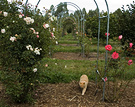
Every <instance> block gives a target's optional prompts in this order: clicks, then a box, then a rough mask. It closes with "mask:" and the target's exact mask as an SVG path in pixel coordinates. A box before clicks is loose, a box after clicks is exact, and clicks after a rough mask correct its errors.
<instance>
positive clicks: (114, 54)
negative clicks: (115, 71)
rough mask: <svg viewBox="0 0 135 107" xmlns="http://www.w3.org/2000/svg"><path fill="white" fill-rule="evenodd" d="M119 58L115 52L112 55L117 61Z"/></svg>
mask: <svg viewBox="0 0 135 107" xmlns="http://www.w3.org/2000/svg"><path fill="white" fill-rule="evenodd" d="M118 57H119V54H118V53H117V52H116V51H115V52H113V54H112V58H113V59H117V58H118Z"/></svg>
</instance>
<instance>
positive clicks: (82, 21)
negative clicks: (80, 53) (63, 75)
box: [24, 0, 110, 101]
mask: <svg viewBox="0 0 135 107" xmlns="http://www.w3.org/2000/svg"><path fill="white" fill-rule="evenodd" d="M39 2H40V0H39V1H38V2H37V5H36V8H37V6H38V4H39ZM94 2H95V4H96V6H97V10H98V14H99V17H98V18H99V25H98V43H97V67H96V72H97V73H98V60H99V39H100V19H102V18H107V39H106V45H108V33H109V17H110V16H109V7H108V3H107V0H105V3H106V7H107V16H106V17H100V11H99V7H98V4H97V2H96V0H94ZM27 3H28V0H26V3H25V7H26V5H27ZM64 3H69V5H71V6H73V7H75V8H76V9H77V10H79V13H80V15H81V33H82V30H84V28H83V29H82V26H84V15H83V13H82V11H81V9H80V8H79V6H77V5H76V4H74V3H72V2H64ZM57 6H58V5H57ZM36 8H35V10H36ZM25 12H26V9H25V11H24V15H26V14H25ZM82 24H83V25H82ZM83 33H84V31H83ZM83 35H84V34H83ZM107 57H108V52H107V50H106V55H105V71H104V78H105V77H106V66H107ZM96 81H97V76H96ZM104 97H105V81H104V85H103V101H104Z"/></svg>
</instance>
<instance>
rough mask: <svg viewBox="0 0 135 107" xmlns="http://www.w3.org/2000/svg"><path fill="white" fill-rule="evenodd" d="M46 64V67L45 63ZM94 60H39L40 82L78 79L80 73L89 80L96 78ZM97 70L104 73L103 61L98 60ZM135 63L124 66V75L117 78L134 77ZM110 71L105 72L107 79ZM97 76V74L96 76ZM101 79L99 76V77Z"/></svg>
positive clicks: (129, 78)
mask: <svg viewBox="0 0 135 107" xmlns="http://www.w3.org/2000/svg"><path fill="white" fill-rule="evenodd" d="M46 64H48V67H45V65H46ZM96 64H97V62H96V61H89V60H60V59H52V58H44V59H43V60H42V61H41V67H40V69H41V71H42V74H41V78H40V82H42V83H61V82H64V83H67V82H71V81H72V80H76V81H79V78H80V76H81V75H82V74H86V75H88V77H89V80H90V81H92V80H95V78H96V75H97V74H96V72H95V71H96ZM98 64H99V65H98V66H99V71H100V73H101V74H103V73H104V71H105V70H104V65H105V61H104V60H100V61H98ZM134 66H135V64H132V65H130V66H128V65H127V66H125V67H124V71H121V72H125V73H126V75H124V76H121V78H119V79H125V80H132V79H134V78H135V71H134ZM112 72H113V70H112V71H109V72H108V73H107V75H108V79H109V78H110V77H109V76H110V75H111V73H112ZM97 77H98V78H99V76H97ZM99 79H101V78H99Z"/></svg>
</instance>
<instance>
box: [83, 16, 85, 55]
mask: <svg viewBox="0 0 135 107" xmlns="http://www.w3.org/2000/svg"><path fill="white" fill-rule="evenodd" d="M84 17H85V14H83V39H84V36H85V35H84V21H85V19H84ZM84 48H85V46H84V43H83V57H85V52H84Z"/></svg>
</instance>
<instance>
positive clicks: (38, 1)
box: [24, 0, 41, 16]
mask: <svg viewBox="0 0 135 107" xmlns="http://www.w3.org/2000/svg"><path fill="white" fill-rule="evenodd" d="M40 1H41V0H39V1H38V2H37V5H36V8H35V11H36V9H37V6H38V4H39V3H40ZM27 3H28V0H26V2H25V10H24V16H26V9H27V6H26V5H27Z"/></svg>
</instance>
